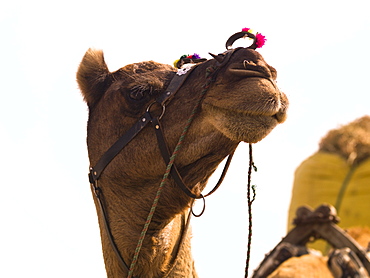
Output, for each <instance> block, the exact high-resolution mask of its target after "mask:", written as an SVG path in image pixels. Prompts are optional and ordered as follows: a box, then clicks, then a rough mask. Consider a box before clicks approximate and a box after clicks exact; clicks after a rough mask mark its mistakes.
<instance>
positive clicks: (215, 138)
mask: <svg viewBox="0 0 370 278" xmlns="http://www.w3.org/2000/svg"><path fill="white" fill-rule="evenodd" d="M246 34H247V35H246ZM235 36H236V37H235ZM243 36H248V37H252V38H253V39H254V44H253V45H252V46H251V47H247V48H242V47H240V48H236V49H230V48H231V46H232V44H233V42H234V41H235V40H236V39H238V38H240V37H243ZM226 45H227V49H228V50H227V51H226V52H224V53H221V54H219V55H213V54H211V55H212V56H213V59H210V60H205V59H203V60H201V63H199V64H196V65H195V66H194V67H193V69H192V70H191V71H190V73H187V74H188V77H187V79H186V80H185V82H184V83H183V84H182V86H181V87H180V88H179V90H178V91H177V93H176V95H175V96H174V97H173V99H171V101H170V102H169V103H168V105H167V106H166V107H162V108H161V107H158V105H153V106H151V103H153V101H155V100H156V98H157V97H158V95H160V94H161V93H163V92H164V91H165V90H166V88H167V86H168V84H169V83H170V81H171V79H172V78H173V77H174V76H175V75H176V74H178V75H179V74H182V73H184V72H185V71H186V70H184V69H181V70H179V72H176V70H175V69H174V68H173V67H172V66H169V65H165V64H160V63H156V62H153V61H148V62H141V63H135V64H130V65H127V66H125V67H123V68H121V69H119V70H117V71H114V72H110V71H109V70H108V67H107V65H106V63H105V61H104V56H103V52H102V51H100V50H92V49H89V50H88V51H87V52H86V54H85V56H84V58H83V60H82V62H81V64H80V67H79V70H78V73H77V80H78V84H79V86H80V89H81V91H82V94H83V96H84V99H85V101H86V103H87V104H88V107H89V112H90V115H89V123H88V149H89V156H90V161H91V164H92V165H94V164H95V163H96V161H97V160H98V159H99V157H100V156H101V155H102V154H103V153H104V152H105V151H106V150H107V149H108V148H109V147H110V146H111V145H112V144H113V143H114V142H115V141H116V140H117V138H119V137H120V136H121V135H122V134H124V133H125V132H126V131H127V130H128V129H129V128H130V127H131V126H132V125H133V124H134V123H135V122H136V121H137V119H138V118H139V117H140V116H141V115H142V114H143V113H144V112H145V111H146V110H147V109H148V107H150V109H151V110H153V113H159V114H160V113H163V118H162V122H163V125H164V129H165V137H166V139H167V141H168V145H169V146H170V149H171V150H173V149H174V147H175V145H176V143H177V140H178V139H179V137H180V134H181V131H182V129H183V127H184V125H185V124H186V121H187V120H188V118H189V115H190V113H191V111H192V109H193V107H194V106H195V103H196V101H197V100H198V99H199V95H200V93H201V92H202V91H203V90H204V86H205V84H207V81H209V79H207V78H209V77H207V73H208V74H209V72H210V71H213V72H212V73H211V77H210V78H211V79H212V82H210V83H209V84H208V87H207V92H206V93H205V96H204V98H203V100H202V103H201V106H200V109H199V111H198V114H197V116H196V119H195V120H194V122H193V123H192V125H191V127H190V129H189V132H188V135H187V138H186V140H185V142H184V144H183V147H182V148H183V149H182V153H181V154H180V155H179V157H178V158H177V163H178V165H179V167H180V168H181V167H182V168H184V169H187V168H191V166H195V165H198V166H199V169H203V168H204V167H205V168H206V169H210V171H209V172H208V171H203V170H202V172H203V173H204V174H201V177H200V178H199V179H197V178H194V181H193V182H194V184H196V183H198V182H200V181H203V182H205V180H206V179H207V177H208V176H209V175H210V173H211V172H213V171H214V169H215V168H216V166H217V164H218V163H219V162H220V161H221V160H222V159H223V158H224V157H225V156H226V155H227V154H229V153H231V152H232V151H233V150H234V149H235V148H236V146H237V145H238V143H239V142H240V141H245V142H249V143H255V142H258V141H260V140H261V139H263V138H264V137H265V136H266V135H268V134H269V133H270V132H271V130H272V129H273V128H274V127H275V126H276V125H277V124H279V123H282V122H284V120H285V118H286V111H287V107H288V100H287V97H286V96H285V94H284V93H282V92H281V91H280V90H279V89H278V87H277V86H276V82H275V81H276V77H277V73H276V70H275V69H274V68H273V67H271V66H270V65H268V64H267V63H266V62H265V61H264V59H263V57H262V56H261V55H260V54H259V53H258V52H257V51H256V50H255V48H256V47H255V45H256V40H255V37H254V35H250V33H245V32H240V33H237V34H235V35H234V36H232V37H231V38H230V39H229V40H228V42H227V44H226ZM253 46H254V47H253ZM155 110H158V111H155ZM134 141H135V142H134V143H132V144H129V145H128V146H127V148H126V147H125V149H124V150H123V151H122V154H121V155H120V156H119V157H120V158H118V160H120V161H121V162H119V163H118V164H122V165H123V164H125V165H130V166H132V167H133V168H135V172H132V173H131V172H130V171H131V170H130V169H128V170H127V175H128V176H130V177H131V178H130V179H133V181H134V180H139V179H137V178H133V177H140V175H138V174H137V173H136V172H137V171H138V170H137V169H146V173H145V175H144V177H142V178H145V180H151V179H153V178H154V177H157V176H159V173H163V165H162V161H161V157H160V155H159V151H158V147H157V143H156V138H155V135H154V133H153V132H152V130H147V129H144V130H143V131H142V132H141V133H140V135H139V136H138V137H137V138H135V139H134ZM132 157H135V158H136V159H135V160H134V161H133V160H132ZM154 161H160V162H158V163H159V165H161V167H159V166H158V163H153V162H154ZM204 163H205V165H204ZM126 168H127V166H126ZM129 168H130V167H129ZM159 169H161V170H159ZM195 169H197V167H195ZM117 171H121V170H118V169H117ZM184 171H185V172H187V171H190V170H187V171H186V170H184ZM114 177H115V178H117V176H114Z"/></svg>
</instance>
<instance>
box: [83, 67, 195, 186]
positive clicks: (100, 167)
mask: <svg viewBox="0 0 370 278" xmlns="http://www.w3.org/2000/svg"><path fill="white" fill-rule="evenodd" d="M191 71H192V68H191V69H190V70H189V71H187V72H186V73H184V74H181V75H178V74H176V75H175V76H174V77H173V78H172V80H171V82H170V84H169V85H168V87H167V89H166V90H165V91H164V92H163V93H162V94H161V95H160V96H159V97H158V98H157V99H156V101H155V102H154V103H159V104H160V105H162V107H163V109H164V107H165V106H164V105H165V103H168V102H169V101H170V100H171V99H172V98H173V97H174V95H175V94H176V92H177V91H178V90H179V89H180V87H181V86H182V84H183V83H184V81H185V80H186V78H187V77H188V76H189V73H190V72H191ZM152 104H153V103H151V104H149V106H148V109H147V111H146V112H145V113H144V114H143V115H142V116H141V117H140V119H139V120H138V121H137V122H136V123H135V124H134V125H133V126H132V127H131V128H130V129H129V130H128V131H127V132H126V133H125V134H123V135H122V136H121V137H120V138H119V139H118V140H117V141H116V142H115V143H114V144H113V145H112V146H111V147H110V148H109V149H108V150H107V151H106V152H105V153H104V154H103V155H102V157H101V158H100V159H99V161H98V162H97V163H96V165H95V166H93V167H90V173H89V181H90V183H91V184H92V183H94V182H95V181H97V180H98V179H99V178H100V176H101V174H102V172H103V171H104V169H105V168H106V167H107V166H108V164H109V163H110V162H111V161H112V160H113V159H114V158H115V157H116V156H117V154H119V153H120V151H121V150H122V149H123V148H124V147H125V146H126V145H127V144H128V143H129V142H130V141H131V140H132V139H133V138H134V137H135V136H136V135H137V134H138V133H139V132H140V131H141V130H142V129H143V128H144V127H145V126H146V125H147V124H148V123H149V122H151V121H152V115H151V114H150V111H149V110H150V109H149V108H150V107H151V106H152ZM163 112H164V111H163Z"/></svg>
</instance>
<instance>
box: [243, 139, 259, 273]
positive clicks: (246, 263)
mask: <svg viewBox="0 0 370 278" xmlns="http://www.w3.org/2000/svg"><path fill="white" fill-rule="evenodd" d="M252 168H253V170H254V171H255V172H257V167H256V166H255V165H254V162H253V153H252V144H249V167H248V191H247V200H248V245H247V259H246V261H245V276H244V277H245V278H248V270H249V261H250V255H251V245H252V203H253V202H254V200H255V198H256V187H255V186H254V185H251V180H252ZM251 189H252V191H253V197H252V198H251Z"/></svg>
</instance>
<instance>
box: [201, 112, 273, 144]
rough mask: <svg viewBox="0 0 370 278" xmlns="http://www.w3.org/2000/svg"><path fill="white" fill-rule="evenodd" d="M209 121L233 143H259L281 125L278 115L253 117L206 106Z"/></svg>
mask: <svg viewBox="0 0 370 278" xmlns="http://www.w3.org/2000/svg"><path fill="white" fill-rule="evenodd" d="M204 110H205V112H206V114H207V120H208V121H209V122H210V123H211V124H212V125H213V126H214V127H215V128H216V129H217V130H218V131H220V132H221V133H222V134H224V135H225V136H226V137H228V138H229V139H231V140H233V141H237V142H240V141H244V142H247V143H257V142H259V141H261V140H262V139H263V138H265V137H266V136H267V135H268V134H269V133H270V132H271V131H272V130H273V129H274V128H275V127H276V126H277V125H278V123H279V121H278V119H277V117H276V115H253V114H245V113H238V112H235V111H228V110H226V109H223V108H219V107H215V106H211V105H204Z"/></svg>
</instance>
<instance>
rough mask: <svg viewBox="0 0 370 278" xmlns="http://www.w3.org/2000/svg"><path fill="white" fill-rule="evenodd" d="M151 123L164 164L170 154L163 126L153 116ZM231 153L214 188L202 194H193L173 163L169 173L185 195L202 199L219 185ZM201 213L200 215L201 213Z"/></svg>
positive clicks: (231, 155)
mask: <svg viewBox="0 0 370 278" xmlns="http://www.w3.org/2000/svg"><path fill="white" fill-rule="evenodd" d="M152 124H153V126H154V130H155V135H156V136H157V141H158V146H159V149H160V151H161V154H162V157H163V160H164V162H165V164H166V165H168V163H169V162H170V157H171V156H170V150H169V148H168V144H167V142H166V138H165V137H164V133H163V128H162V125H161V123H160V119H159V118H154V119H153V120H152ZM233 155H234V152H233V153H231V154H229V155H228V158H227V161H226V164H225V166H224V169H223V171H222V174H221V177H220V178H219V180H218V182H217V184H216V185H215V186H214V188H213V189H212V190H211V191H210V192H209V193H207V194H206V195H204V196H203V195H202V194H199V195H195V194H194V193H193V192H192V191H191V190H190V189H189V187H188V186H186V185H185V183H184V180H183V179H182V177H181V175H180V173H179V170H178V168H177V167H176V164H175V163H174V164H173V166H172V168H171V171H170V174H171V176H172V178H173V179H174V181H175V182H176V184H177V185H178V186H179V188H180V189H181V190H182V191H183V192H184V193H185V194H186V195H188V196H189V197H191V198H193V199H204V197H207V196H209V195H211V194H213V193H214V192H215V191H216V190H217V189H218V188H219V187H220V185H221V183H222V181H223V180H224V178H225V175H226V172H227V170H228V168H229V166H230V163H231V159H232V157H233ZM203 211H204V208H203ZM203 211H202V213H203ZM202 213H201V214H200V215H202ZM200 215H195V216H200Z"/></svg>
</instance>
